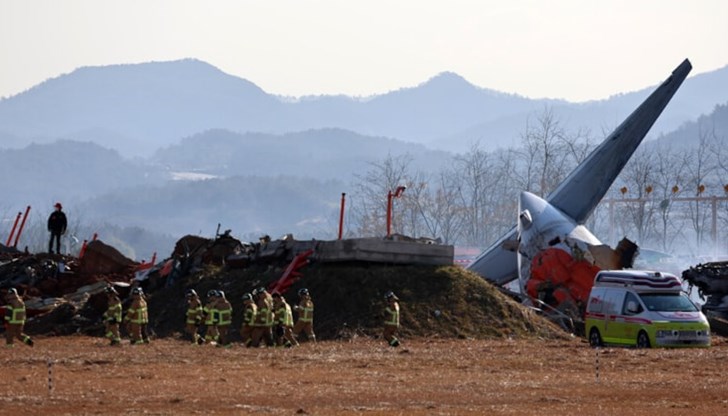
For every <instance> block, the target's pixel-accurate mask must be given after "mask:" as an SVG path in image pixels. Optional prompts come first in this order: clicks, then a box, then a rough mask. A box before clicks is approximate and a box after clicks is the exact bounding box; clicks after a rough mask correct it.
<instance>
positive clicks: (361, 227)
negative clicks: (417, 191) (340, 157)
mask: <svg viewBox="0 0 728 416" xmlns="http://www.w3.org/2000/svg"><path fill="white" fill-rule="evenodd" d="M411 161H412V157H411V156H410V155H400V156H392V155H391V154H390V155H387V157H386V158H385V159H384V160H382V161H378V162H372V163H370V164H369V165H370V169H369V170H368V171H366V172H364V174H362V175H356V176H355V178H356V182H355V183H354V185H353V188H354V190H355V193H354V194H353V195H352V198H351V199H352V203H351V214H352V215H351V217H352V219H353V223H354V225H353V227H355V228H356V229H357V230H358V231H357V234H358V235H363V236H376V235H379V236H383V235H384V234H386V216H387V193H388V192H389V191H390V190H394V189H396V188H397V186H400V185H404V184H406V183H407V182H408V179H409V166H410V163H411Z"/></svg>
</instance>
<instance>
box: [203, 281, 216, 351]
mask: <svg viewBox="0 0 728 416" xmlns="http://www.w3.org/2000/svg"><path fill="white" fill-rule="evenodd" d="M216 305H217V290H208V291H207V303H206V304H205V307H203V308H202V316H203V317H204V322H205V338H204V340H202V342H204V343H207V344H212V343H213V342H217V340H218V339H219V335H218V332H217V321H218V313H217V307H216ZM202 342H200V343H202Z"/></svg>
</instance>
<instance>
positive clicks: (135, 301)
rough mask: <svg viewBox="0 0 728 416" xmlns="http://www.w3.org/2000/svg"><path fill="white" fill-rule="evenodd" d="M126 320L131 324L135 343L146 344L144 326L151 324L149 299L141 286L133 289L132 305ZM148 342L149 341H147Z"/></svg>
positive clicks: (130, 331) (132, 341) (132, 337)
mask: <svg viewBox="0 0 728 416" xmlns="http://www.w3.org/2000/svg"><path fill="white" fill-rule="evenodd" d="M124 321H125V322H127V324H128V325H129V335H130V336H131V343H132V344H133V345H138V344H144V343H145V342H144V339H145V338H144V336H143V333H144V327H145V326H146V325H147V324H149V313H148V311H147V301H146V300H144V291H143V290H142V288H141V287H135V288H134V289H132V290H131V306H129V309H128V310H127V311H126V316H125V317H124ZM147 342H148V341H147Z"/></svg>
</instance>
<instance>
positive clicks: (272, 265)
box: [0, 232, 564, 340]
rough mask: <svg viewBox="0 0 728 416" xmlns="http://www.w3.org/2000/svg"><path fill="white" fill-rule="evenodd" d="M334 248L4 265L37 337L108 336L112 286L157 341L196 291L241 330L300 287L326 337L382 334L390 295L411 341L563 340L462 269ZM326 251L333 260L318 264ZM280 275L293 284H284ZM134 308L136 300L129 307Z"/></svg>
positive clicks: (191, 248) (205, 248) (114, 255)
mask: <svg viewBox="0 0 728 416" xmlns="http://www.w3.org/2000/svg"><path fill="white" fill-rule="evenodd" d="M326 243H327V242H318V241H296V240H294V239H293V237H292V236H290V235H289V236H286V237H284V238H282V239H279V240H275V241H271V240H270V239H264V238H262V239H261V241H259V242H257V243H242V242H240V241H238V240H236V239H234V238H232V237H231V236H230V235H229V233H228V232H226V233H225V234H222V235H219V236H218V237H217V238H215V239H206V238H202V237H198V236H192V235H188V236H185V237H183V238H181V239H180V240H179V241H178V242H177V244H176V245H175V248H174V251H173V252H172V255H171V256H170V257H169V258H167V259H165V260H163V261H160V262H158V263H156V264H152V263H142V264H139V263H136V262H134V261H132V260H130V259H128V258H126V257H124V256H123V255H121V253H119V252H118V251H117V250H115V249H114V248H113V247H111V246H108V245H105V244H103V243H102V242H101V241H98V240H97V241H94V242H92V243H90V244H89V245H88V247H87V249H86V251H85V253H84V256H83V257H82V258H81V259H78V258H74V257H69V256H59V255H51V254H43V253H40V254H36V255H30V254H24V253H17V252H13V253H11V254H6V255H5V257H1V258H2V264H1V265H0V292H4V290H3V289H6V288H9V287H16V288H18V290H19V292H20V293H21V294H22V295H24V298H25V300H26V306H27V308H28V312H29V316H30V317H31V319H29V321H28V323H27V326H26V328H27V332H28V333H31V334H53V335H65V334H72V333H84V334H90V335H101V334H102V331H103V325H102V322H101V315H102V313H103V311H104V310H105V309H106V306H107V305H106V297H105V296H104V294H103V290H104V288H105V287H106V286H107V285H110V284H111V285H115V287H116V289H117V291H118V292H119V293H120V295H121V297H122V299H127V298H128V294H129V292H130V289H131V288H132V287H135V286H141V287H142V288H143V289H144V291H145V293H146V294H147V297H148V302H149V316H150V332H151V333H152V334H154V335H156V336H178V335H180V334H181V332H182V330H183V328H184V316H185V310H186V303H185V296H184V294H185V291H186V290H187V289H195V290H196V291H197V292H198V293H200V294H205V293H207V292H208V291H209V290H213V289H215V290H223V291H224V292H225V293H226V296H227V298H228V299H230V300H231V302H232V304H233V308H234V314H233V327H237V328H239V327H240V325H241V321H242V307H241V306H242V305H241V303H242V302H241V297H242V295H243V294H244V293H247V292H251V291H252V290H253V289H255V288H259V287H268V288H269V289H271V288H273V287H278V288H280V290H287V291H286V292H285V293H283V295H284V297H286V298H287V300H288V301H289V302H290V303H295V302H297V300H298V299H297V298H296V295H295V294H296V293H297V291H298V289H300V288H302V287H306V288H308V289H309V291H310V293H311V295H312V297H313V300H314V302H315V305H316V312H315V319H314V325H315V328H316V332H317V334H318V336H319V338H320V339H348V338H352V337H356V336H372V335H377V334H379V332H380V328H381V323H382V319H383V316H382V311H383V309H384V304H385V303H384V298H383V296H384V293H386V292H387V291H389V290H393V291H394V292H395V293H397V295H398V296H399V298H400V299H401V301H400V304H401V307H402V334H403V335H405V336H431V337H463V338H470V337H474V338H484V337H526V336H538V337H544V338H553V337H561V336H564V332H563V331H561V330H560V329H559V328H557V327H556V326H555V325H553V324H552V323H550V322H549V321H547V320H546V319H544V318H542V317H540V316H538V315H537V314H535V313H534V312H533V311H532V310H530V309H528V308H524V307H523V306H521V305H520V304H518V303H517V302H515V301H513V300H512V299H510V298H508V297H507V296H505V295H503V294H502V293H500V292H499V291H498V290H497V289H496V288H495V287H493V286H492V285H491V284H490V283H487V282H486V281H484V280H483V279H482V278H480V277H479V276H477V275H475V274H473V273H471V272H468V271H466V270H464V269H462V268H460V267H456V266H452V265H451V266H442V265H426V264H425V265H392V264H376V263H373V262H363V261H347V259H350V258H351V257H337V255H336V254H335V253H334V252H333V250H332V249H331V247H335V245H333V244H328V245H326ZM387 243H392V242H387ZM336 244H342V243H341V242H338V243H336ZM352 244H361V247H368V245H369V244H370V243H369V242H363V243H362V242H354V243H352ZM411 244H416V243H411ZM422 245H423V246H424V245H428V246H429V245H430V244H422ZM317 247H322V250H321V251H322V252H323V253H325V255H319V257H317V256H316V254H315V249H316V248H317ZM323 247H325V249H323ZM348 249H351V247H348ZM311 253H313V254H311ZM309 254H311V255H310V257H309ZM400 255H401V254H400ZM346 256H349V254H346ZM294 259H297V260H294ZM293 263H296V264H295V265H294V264H293ZM297 269H300V270H298V271H296V270H297ZM281 276H288V277H289V279H287V280H286V281H282V279H281ZM127 306H128V301H127V302H125V303H124V309H126V307H127ZM237 335H238V334H237V331H234V336H237ZM233 339H234V340H235V338H233Z"/></svg>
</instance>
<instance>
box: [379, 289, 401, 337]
mask: <svg viewBox="0 0 728 416" xmlns="http://www.w3.org/2000/svg"><path fill="white" fill-rule="evenodd" d="M384 299H385V300H386V301H387V306H386V307H385V308H384V333H383V335H382V336H383V337H384V339H385V340H386V341H387V342H388V343H389V346H390V347H399V340H398V339H397V337H396V336H394V334H395V333H396V332H397V329H398V328H399V303H397V301H398V300H399V298H398V297H397V296H396V295H395V294H394V292H392V291H391V290H390V291H389V292H387V293H386V294H385V295H384Z"/></svg>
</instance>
